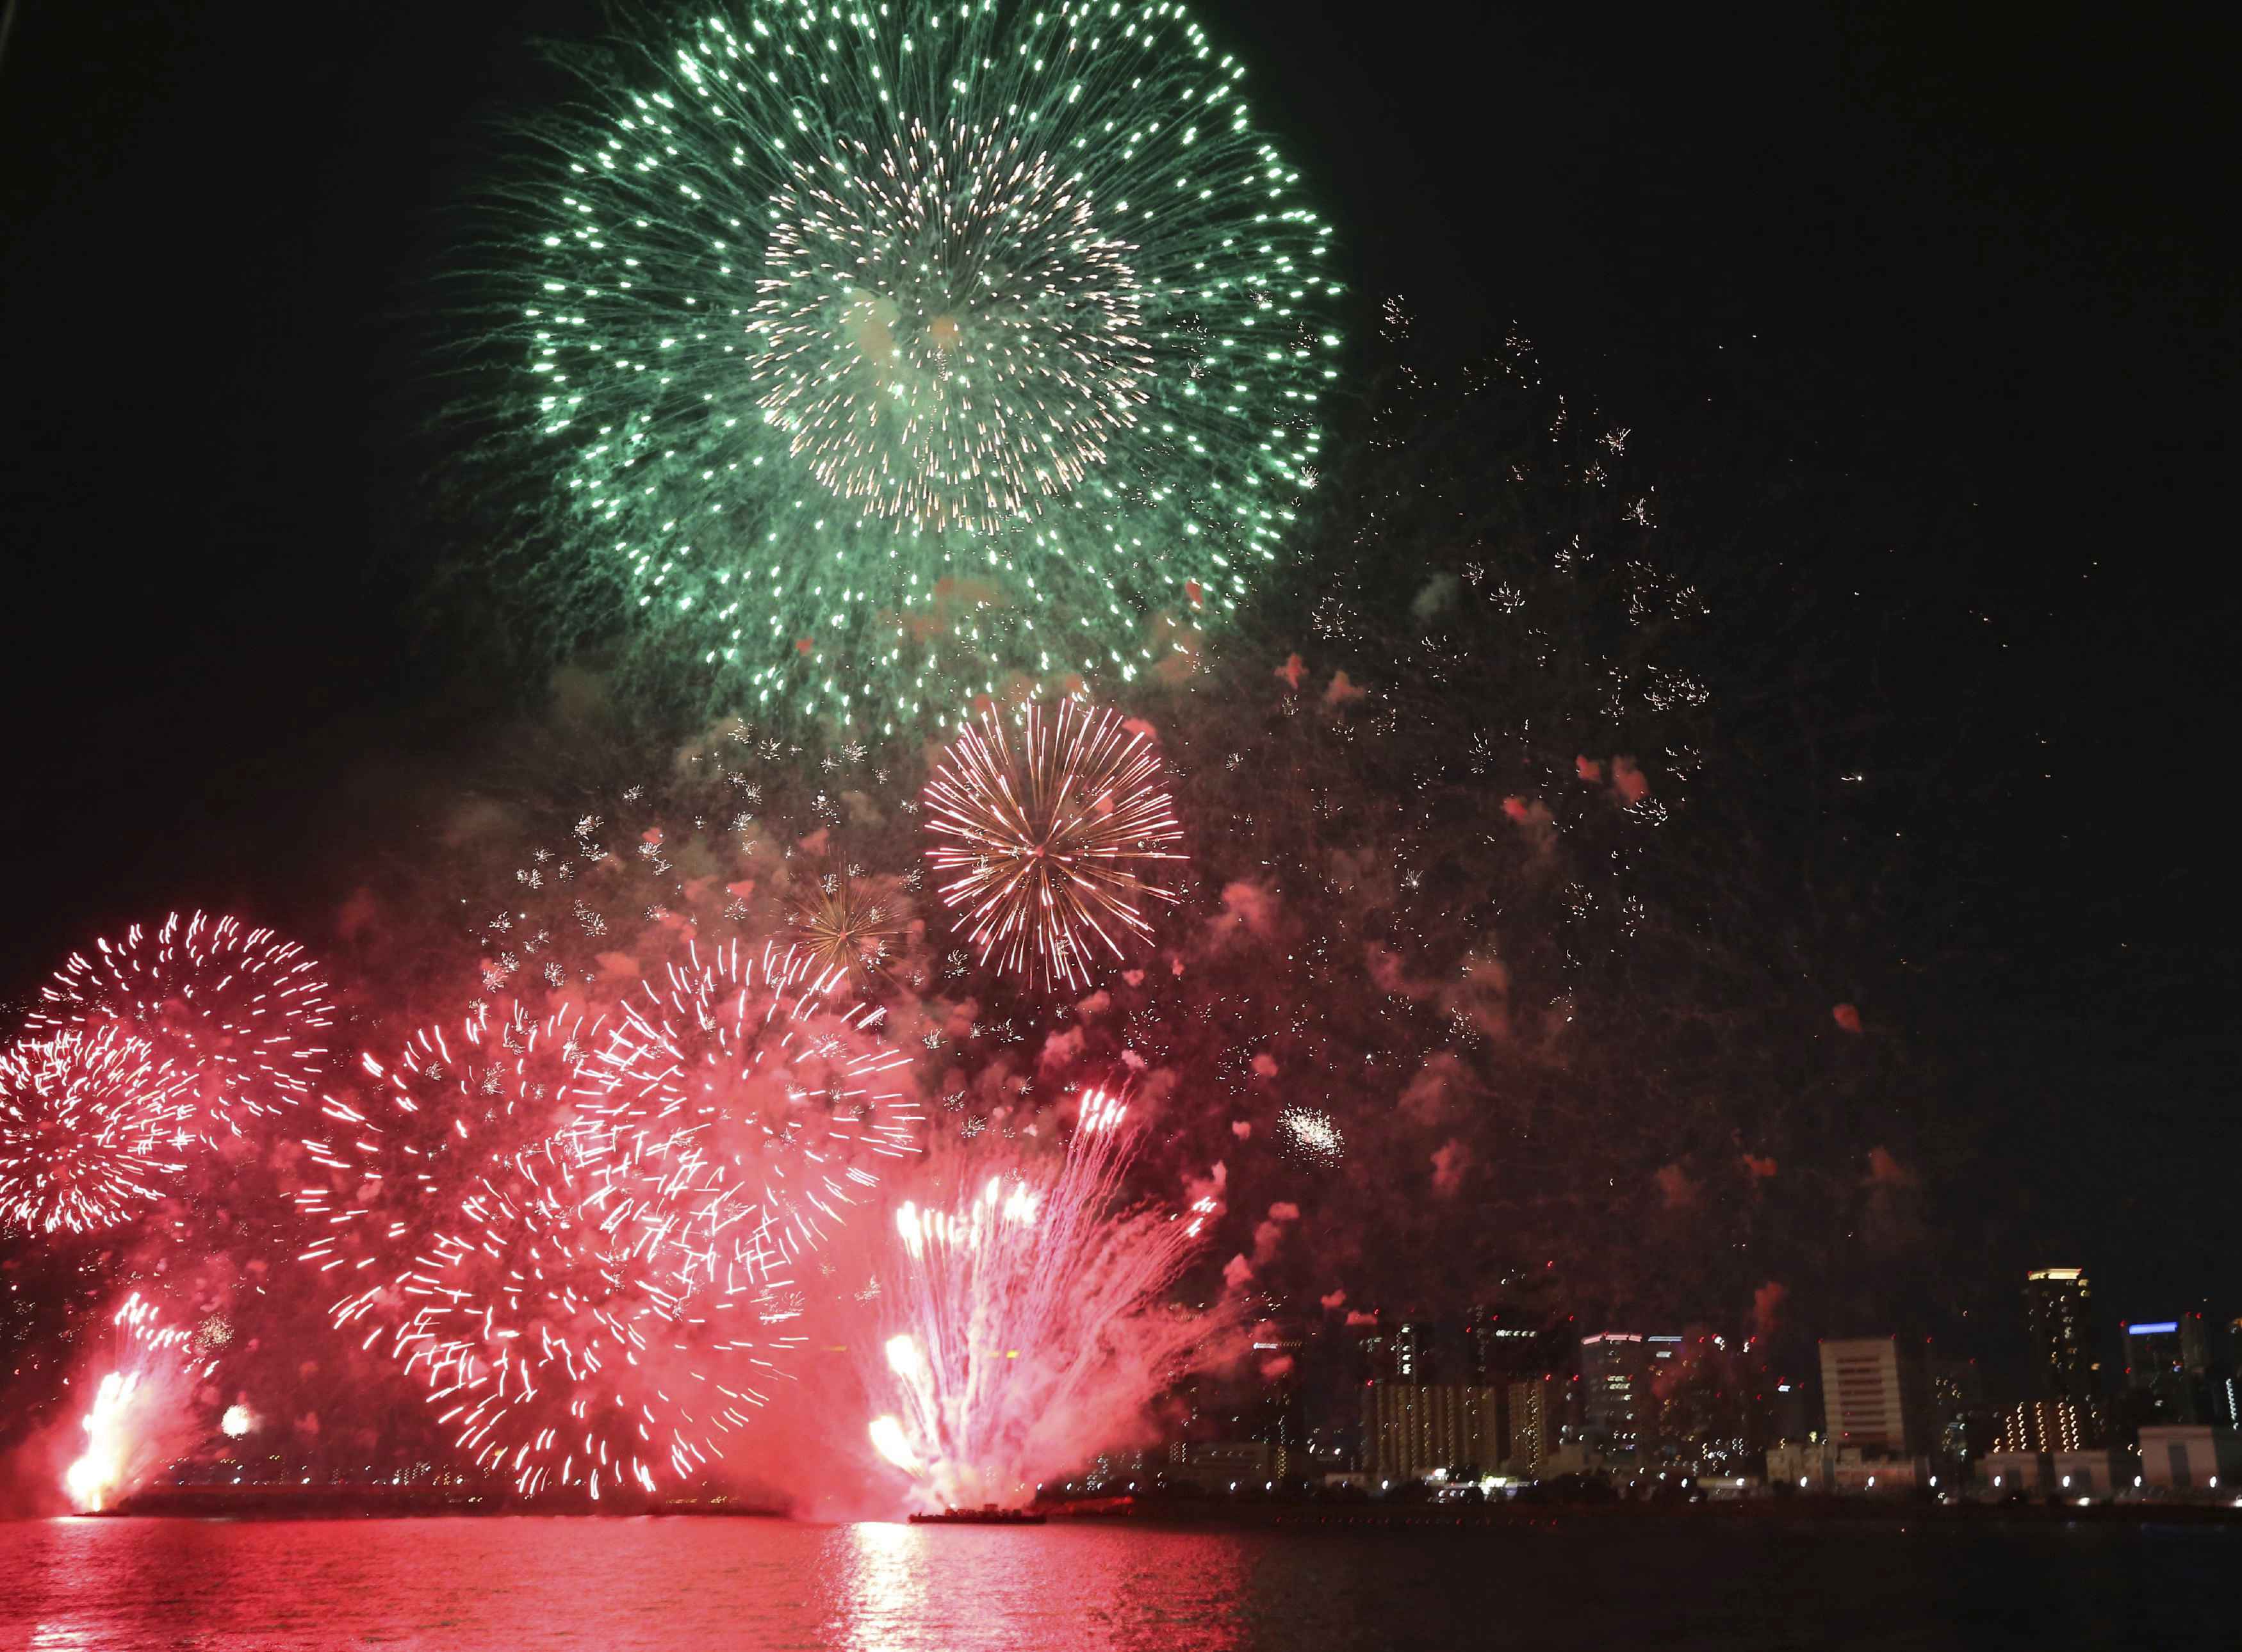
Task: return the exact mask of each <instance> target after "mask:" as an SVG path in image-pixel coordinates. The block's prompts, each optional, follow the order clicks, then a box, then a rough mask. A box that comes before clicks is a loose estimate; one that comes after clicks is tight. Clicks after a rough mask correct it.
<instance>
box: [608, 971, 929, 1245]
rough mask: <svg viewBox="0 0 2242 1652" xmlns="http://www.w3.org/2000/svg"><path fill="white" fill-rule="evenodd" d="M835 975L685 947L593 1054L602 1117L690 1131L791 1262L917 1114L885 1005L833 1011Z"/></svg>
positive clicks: (894, 1150)
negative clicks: (885, 1030) (681, 958)
mask: <svg viewBox="0 0 2242 1652" xmlns="http://www.w3.org/2000/svg"><path fill="white" fill-rule="evenodd" d="M845 984H846V981H845V975H844V973H843V972H842V971H841V970H821V969H819V968H818V967H817V965H816V962H815V960H813V959H812V958H811V957H809V955H808V954H806V953H804V952H802V951H801V950H796V949H794V948H787V949H783V950H782V949H780V948H779V947H777V946H776V945H766V946H765V947H764V948H763V949H762V950H761V951H760V952H756V951H754V950H748V949H745V948H742V946H741V945H740V944H738V943H736V942H734V943H730V944H727V945H724V946H722V947H719V948H716V949H714V950H712V951H710V952H709V953H708V954H706V955H705V956H704V955H703V954H702V953H701V951H700V950H699V949H698V948H697V947H695V948H691V949H688V958H687V961H686V962H685V963H684V964H672V965H670V966H669V968H668V971H667V973H666V977H665V979H664V981H663V982H662V983H661V984H648V987H647V988H646V989H645V991H643V992H641V994H640V995H639V996H638V997H635V998H634V999H632V1000H630V1001H629V1002H628V1004H626V1005H625V1007H624V1010H623V1012H622V1015H621V1019H620V1021H619V1023H618V1024H617V1026H616V1028H615V1031H614V1036H613V1037H612V1038H609V1039H608V1040H607V1044H606V1047H605V1048H604V1049H603V1050H602V1051H601V1056H600V1062H601V1069H602V1075H603V1076H602V1078H601V1085H602V1091H601V1096H600V1098H599V1099H598V1101H597V1102H596V1103H594V1104H592V1106H591V1111H593V1112H594V1113H595V1114H596V1116H597V1117H598V1118H600V1120H601V1122H602V1124H603V1125H606V1126H607V1127H609V1128H612V1129H615V1130H618V1131H623V1132H659V1133H660V1134H661V1135H662V1136H663V1138H665V1139H666V1138H670V1137H672V1136H681V1137H683V1138H686V1139H688V1140H689V1142H690V1144H691V1152H693V1153H694V1154H695V1156H696V1158H697V1159H698V1160H699V1161H700V1162H701V1163H704V1164H706V1165H711V1166H714V1167H715V1175H716V1177H717V1179H718V1180H719V1181H720V1182H721V1183H722V1185H724V1186H725V1187H727V1188H728V1189H729V1190H732V1194H733V1197H735V1198H736V1199H742V1200H744V1201H746V1202H747V1203H748V1204H751V1205H754V1206H755V1208H758V1209H759V1210H761V1211H762V1212H763V1213H764V1215H765V1217H766V1219H768V1222H769V1229H770V1232H771V1234H772V1236H773V1240H774V1242H775V1244H776V1245H777V1246H778V1247H779V1249H780V1250H781V1251H782V1253H784V1254H785V1255H787V1256H789V1257H793V1256H796V1255H799V1254H800V1253H801V1252H802V1251H803V1250H805V1249H807V1248H809V1247H810V1246H814V1245H816V1243H817V1242H818V1241H819V1240H820V1239H822V1237H823V1236H824V1234H825V1233H826V1232H827V1231H828V1230H829V1228H830V1227H832V1226H836V1225H837V1224H839V1223H840V1222H842V1220H844V1219H845V1212H846V1211H847V1210H848V1208H849V1206H851V1205H856V1204H859V1203H861V1202H863V1199H865V1198H866V1197H867V1195H868V1194H869V1192H870V1190H871V1189H873V1188H874V1187H876V1185H878V1182H879V1174H880V1171H881V1169H882V1167H883V1165H886V1164H888V1163H889V1162H891V1161H893V1160H896V1159H898V1158H903V1157H905V1156H907V1155H910V1154H911V1153H915V1152H917V1151H918V1140H917V1127H918V1125H920V1124H921V1122H922V1121H923V1117H924V1115H923V1113H922V1112H921V1111H919V1109H918V1107H917V1105H916V1101H915V1099H914V1098H913V1096H912V1094H911V1091H910V1080H909V1068H910V1058H909V1057H908V1056H906V1055H905V1054H904V1053H903V1051H899V1050H897V1049H896V1048H895V1047H894V1046H893V1045H892V1044H889V1042H888V1041H887V1039H886V1038H884V1037H883V1035H882V1033H881V1031H880V1027H881V1024H882V1023H883V1020H884V1019H885V1011H882V1010H880V1009H878V1008H876V1006H874V1005H871V1004H862V1003H859V1004H854V1005H851V1006H849V1007H847V1008H836V1004H839V1003H843V1002H845V1000H843V999H836V998H830V997H829V996H828V995H829V994H833V993H836V992H838V991H841V990H842V988H843V987H844V986H845Z"/></svg>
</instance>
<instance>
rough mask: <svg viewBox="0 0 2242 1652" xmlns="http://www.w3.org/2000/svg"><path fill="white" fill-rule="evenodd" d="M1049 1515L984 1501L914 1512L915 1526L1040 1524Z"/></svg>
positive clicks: (912, 1520)
mask: <svg viewBox="0 0 2242 1652" xmlns="http://www.w3.org/2000/svg"><path fill="white" fill-rule="evenodd" d="M1046 1518H1047V1516H1045V1515H1042V1514H1034V1513H1031V1512H1030V1510H1028V1509H1024V1508H997V1505H996V1504H994V1503H983V1504H982V1505H981V1507H980V1508H945V1509H943V1511H942V1512H941V1513H940V1514H913V1515H912V1516H911V1517H910V1523H911V1524H912V1525H914V1526H1040V1525H1042V1524H1043V1523H1044V1521H1045V1519H1046Z"/></svg>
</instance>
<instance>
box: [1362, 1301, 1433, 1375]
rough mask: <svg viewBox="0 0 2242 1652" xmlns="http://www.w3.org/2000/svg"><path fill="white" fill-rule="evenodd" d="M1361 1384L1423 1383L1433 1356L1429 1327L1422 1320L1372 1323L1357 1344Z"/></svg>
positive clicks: (1377, 1319)
mask: <svg viewBox="0 0 2242 1652" xmlns="http://www.w3.org/2000/svg"><path fill="white" fill-rule="evenodd" d="M1358 1346H1359V1348H1360V1350H1361V1367H1362V1376H1363V1380H1366V1381H1368V1382H1425V1381H1429V1380H1431V1376H1432V1373H1431V1371H1430V1370H1429V1368H1428V1367H1429V1365H1430V1362H1431V1360H1432V1353H1433V1327H1432V1325H1431V1324H1430V1322H1429V1321H1426V1320H1396V1321H1393V1322H1390V1323H1389V1322H1388V1321H1387V1320H1386V1319H1385V1318H1384V1316H1383V1315H1380V1316H1379V1317H1377V1318H1375V1319H1373V1321H1372V1322H1371V1324H1370V1325H1369V1326H1368V1327H1367V1328H1366V1330H1365V1331H1364V1333H1363V1335H1362V1339H1361V1341H1360V1343H1359V1345H1358Z"/></svg>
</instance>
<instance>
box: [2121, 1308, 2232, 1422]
mask: <svg viewBox="0 0 2242 1652" xmlns="http://www.w3.org/2000/svg"><path fill="white" fill-rule="evenodd" d="M2122 1328H2123V1330H2124V1332H2125V1388H2126V1391H2127V1393H2129V1394H2132V1395H2138V1396H2142V1397H2143V1402H2144V1403H2143V1411H2144V1415H2143V1417H2142V1420H2144V1421H2145V1420H2150V1419H2151V1418H2153V1420H2156V1421H2158V1422H2165V1423H2207V1422H2210V1421H2212V1417H2211V1415H2210V1410H2211V1407H2210V1404H2209V1401H2210V1398H2211V1394H2210V1385H2211V1361H2210V1359H2209V1357H2208V1356H2207V1355H2206V1353H2205V1348H2204V1335H2203V1315H2201V1314H2200V1313H2183V1314H2181V1315H2180V1316H2179V1317H2178V1319H2176V1320H2135V1321H2132V1322H2131V1323H2130V1324H2127V1325H2125V1326H2123V1327H2122Z"/></svg>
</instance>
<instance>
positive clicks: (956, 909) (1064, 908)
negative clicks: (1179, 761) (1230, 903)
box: [924, 699, 1185, 990]
mask: <svg viewBox="0 0 2242 1652" xmlns="http://www.w3.org/2000/svg"><path fill="white" fill-rule="evenodd" d="M1008 724H1009V725H1010V726H1008ZM924 802H925V808H926V813H927V822H926V829H927V831H928V832H929V834H930V836H931V837H932V839H933V841H932V843H930V846H929V848H928V850H927V859H928V861H929V863H930V864H931V865H932V867H933V868H934V870H935V872H936V875H937V876H947V877H948V878H949V881H948V882H946V883H943V884H942V886H941V894H942V899H943V904H945V905H946V906H948V907H949V908H950V910H951V911H952V912H953V913H956V914H957V915H958V921H959V923H960V924H961V926H962V927H963V929H964V930H965V933H966V935H967V936H968V937H970V940H971V941H972V943H973V944H974V945H975V946H976V947H977V948H978V949H979V951H980V957H981V962H982V964H983V965H984V966H989V965H993V966H994V967H996V968H997V969H999V970H1004V972H1005V973H1007V974H1012V975H1017V976H1019V977H1023V978H1024V979H1025V981H1026V982H1027V983H1028V984H1030V985H1031V986H1051V987H1058V986H1065V987H1070V988H1074V989H1077V990H1079V989H1081V988H1083V987H1086V986H1087V985H1088V984H1090V975H1089V970H1088V967H1087V959H1088V957H1089V956H1090V955H1091V954H1093V953H1094V952H1096V951H1098V950H1103V951H1104V952H1105V953H1106V954H1108V955H1109V956H1111V957H1113V958H1115V959H1117V960H1118V959H1122V958H1124V957H1126V956H1127V955H1126V953H1124V950H1123V948H1122V943H1123V941H1124V940H1132V941H1142V940H1145V939H1148V938H1149V937H1151V932H1152V931H1151V923H1149V922H1147V921H1146V919H1145V917H1144V912H1143V910H1142V908H1141V906H1140V904H1139V903H1140V901H1141V900H1143V899H1144V898H1147V897H1149V898H1151V899H1154V900H1160V901H1169V902H1172V901H1173V900H1175V899H1176V897H1175V895H1174V894H1172V893H1171V892H1170V891H1169V890H1165V889H1163V888H1161V887H1160V886H1159V885H1158V884H1156V883H1152V882H1151V881H1150V880H1151V876H1153V875H1154V874H1155V873H1156V872H1157V871H1158V870H1159V868H1158V863H1160V862H1164V861H1173V862H1180V861H1182V860H1183V859H1184V858H1185V856H1184V855H1183V854H1182V852H1181V851H1180V850H1178V849H1176V848H1175V847H1174V845H1175V844H1177V843H1180V842H1181V841H1182V838H1183V828H1182V826H1181V825H1180V824H1179V823H1178V821H1177V819H1176V811H1175V802H1174V799H1173V798H1172V797H1171V796H1169V793H1168V789H1167V781H1166V776H1165V774H1164V772H1163V770H1162V768H1161V764H1160V759H1159V755H1158V753H1157V752H1156V751H1155V750H1154V749H1153V748H1152V743H1151V741H1150V740H1149V739H1148V738H1147V737H1146V736H1145V735H1144V734H1142V733H1140V732H1138V730H1136V729H1131V728H1130V727H1129V726H1128V725H1127V724H1126V723H1124V722H1123V720H1122V718H1121V715H1120V714H1119V713H1118V712H1115V711H1112V710H1111V709H1107V710H1103V711H1090V710H1086V709H1084V708H1082V707H1080V706H1078V705H1077V703H1076V702H1074V701H1072V700H1071V699H1067V700H1062V701H1060V702H1059V703H1058V708H1057V711H1056V712H1055V713H1052V714H1051V715H1045V714H1044V710H1043V708H1041V707H1040V706H1037V705H1032V704H1031V705H1030V706H1028V707H1027V708H1025V709H1024V710H1022V711H1019V712H1017V713H1015V714H1013V715H1011V716H1010V717H1009V718H1008V717H1006V716H1004V715H999V714H998V713H997V712H996V711H994V710H990V711H987V712H984V713H983V715H982V716H981V717H980V718H979V719H978V720H977V721H976V722H971V723H969V724H967V726H966V727H965V729H964V730H963V733H961V734H960V735H958V736H957V740H956V741H955V742H953V743H952V744H951V746H950V749H949V750H948V751H946V752H945V753H944V754H943V757H942V760H941V762H940V763H939V764H938V765H937V766H936V769H935V772H934V774H933V776H932V777H931V778H930V779H929V780H928V782H927V784H926V795H925V800H924Z"/></svg>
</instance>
